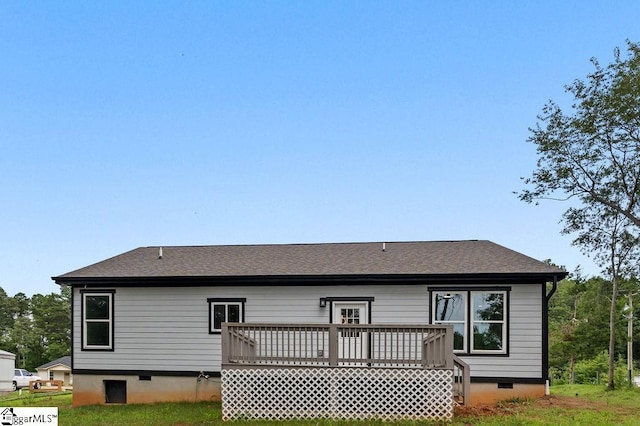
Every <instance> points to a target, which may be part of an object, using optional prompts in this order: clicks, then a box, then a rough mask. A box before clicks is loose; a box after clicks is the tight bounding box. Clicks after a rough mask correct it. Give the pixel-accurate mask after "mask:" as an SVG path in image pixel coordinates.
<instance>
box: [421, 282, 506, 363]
mask: <svg viewBox="0 0 640 426" xmlns="http://www.w3.org/2000/svg"><path fill="white" fill-rule="evenodd" d="M507 293H508V289H505V290H501V289H500V290H493V289H492V290H483V289H477V290H465V291H459V290H456V291H441V290H435V291H433V292H432V296H431V297H432V299H431V300H432V309H431V315H432V317H431V322H432V324H447V325H452V326H453V333H454V334H453V349H454V352H456V353H469V354H506V353H507V312H508V311H507Z"/></svg>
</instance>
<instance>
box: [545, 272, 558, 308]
mask: <svg viewBox="0 0 640 426" xmlns="http://www.w3.org/2000/svg"><path fill="white" fill-rule="evenodd" d="M551 285H552V287H551V291H550V292H549V294H547V303H549V300H551V296H553V295H554V293H555V292H556V290H557V289H558V276H557V275H554V276H553V282H552V283H551Z"/></svg>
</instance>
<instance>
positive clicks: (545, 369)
mask: <svg viewBox="0 0 640 426" xmlns="http://www.w3.org/2000/svg"><path fill="white" fill-rule="evenodd" d="M557 289H558V276H557V275H554V276H553V281H552V283H551V290H550V291H549V293H548V294H546V295H545V300H544V313H543V315H544V322H543V324H542V329H543V332H542V334H543V335H544V336H543V337H542V338H543V342H542V346H543V353H542V377H544V378H546V380H545V386H544V394H545V395H549V384H550V381H549V300H550V299H551V296H553V294H554V293H555V292H556V290H557Z"/></svg>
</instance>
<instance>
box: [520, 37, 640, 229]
mask: <svg viewBox="0 0 640 426" xmlns="http://www.w3.org/2000/svg"><path fill="white" fill-rule="evenodd" d="M627 49H628V56H627V57H626V58H622V57H621V55H620V51H619V50H618V49H616V50H615V52H614V61H613V62H612V63H611V64H609V65H608V66H606V67H604V68H603V67H601V66H600V64H599V63H598V61H597V60H596V59H595V58H593V59H591V62H592V63H593V65H594V67H595V71H594V72H593V73H591V74H589V75H588V76H587V80H586V81H582V80H575V81H574V82H573V83H572V84H569V85H567V86H565V91H566V92H567V93H570V94H571V95H572V96H573V98H574V103H573V104H572V108H571V109H572V112H571V114H568V115H567V114H565V113H564V112H563V110H562V108H561V107H560V106H559V105H558V104H556V103H555V102H553V101H549V102H548V103H547V104H546V105H545V106H544V108H543V110H542V113H541V114H540V115H538V123H537V125H536V127H535V128H533V129H530V131H531V135H530V137H529V139H528V141H529V142H532V143H534V144H535V145H536V149H537V153H538V156H539V157H538V161H537V168H536V170H534V171H533V173H532V175H531V177H529V178H523V180H524V183H525V185H526V186H528V188H527V189H525V190H523V191H522V192H520V193H519V194H518V196H519V198H520V199H521V200H523V201H526V202H534V201H535V202H537V201H538V200H541V199H556V200H567V199H570V198H574V199H578V200H579V201H580V203H581V204H582V205H585V206H589V205H601V206H606V207H607V208H608V209H609V210H611V211H613V212H617V213H619V214H621V215H622V216H624V217H625V218H626V219H627V220H629V222H630V223H632V224H634V225H635V226H636V227H638V228H640V46H639V45H638V44H636V43H632V42H631V41H627Z"/></svg>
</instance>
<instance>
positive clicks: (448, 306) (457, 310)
mask: <svg viewBox="0 0 640 426" xmlns="http://www.w3.org/2000/svg"><path fill="white" fill-rule="evenodd" d="M433 315H434V317H433V321H432V323H433V324H450V325H452V326H453V350H454V351H456V352H466V351H467V339H465V336H466V335H467V333H466V332H465V329H466V322H467V294H466V293H460V292H447V293H441V292H434V293H433Z"/></svg>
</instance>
